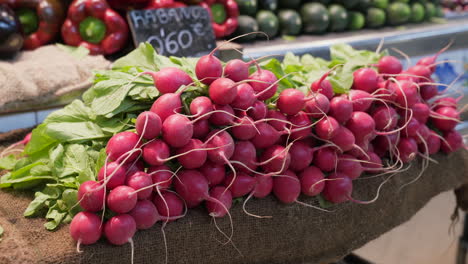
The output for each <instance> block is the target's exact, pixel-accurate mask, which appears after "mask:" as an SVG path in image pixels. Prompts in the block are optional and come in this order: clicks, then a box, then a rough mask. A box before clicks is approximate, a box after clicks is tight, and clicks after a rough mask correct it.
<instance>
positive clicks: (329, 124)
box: [315, 116, 340, 140]
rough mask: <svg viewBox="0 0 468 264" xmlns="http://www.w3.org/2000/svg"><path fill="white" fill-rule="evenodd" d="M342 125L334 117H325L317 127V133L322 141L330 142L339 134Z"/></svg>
mask: <svg viewBox="0 0 468 264" xmlns="http://www.w3.org/2000/svg"><path fill="white" fill-rule="evenodd" d="M339 128H340V124H338V121H336V119H335V118H333V117H330V116H328V117H325V118H323V119H322V120H320V121H318V122H317V124H316V125H315V133H316V134H317V136H318V137H319V138H321V139H325V140H329V139H331V138H333V137H335V136H336V135H337V134H338V130H339Z"/></svg>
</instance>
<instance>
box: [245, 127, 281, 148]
mask: <svg viewBox="0 0 468 264" xmlns="http://www.w3.org/2000/svg"><path fill="white" fill-rule="evenodd" d="M257 129H258V131H259V133H257V134H256V135H255V137H254V138H252V143H253V144H254V145H255V147H256V148H257V149H261V148H267V147H270V146H273V145H274V144H275V143H276V142H277V141H278V140H279V138H280V136H281V135H280V133H279V132H278V131H277V130H276V129H274V128H273V127H272V126H270V125H269V124H267V123H264V122H261V123H258V124H257Z"/></svg>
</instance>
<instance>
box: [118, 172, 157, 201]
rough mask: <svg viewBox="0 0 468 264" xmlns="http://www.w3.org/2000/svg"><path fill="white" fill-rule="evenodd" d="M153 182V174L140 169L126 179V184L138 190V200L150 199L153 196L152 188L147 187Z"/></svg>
mask: <svg viewBox="0 0 468 264" xmlns="http://www.w3.org/2000/svg"><path fill="white" fill-rule="evenodd" d="M151 184H153V180H152V179H151V176H150V175H148V174H146V173H145V172H143V171H138V172H136V173H133V174H131V175H129V176H128V177H127V179H126V181H125V185H127V186H128V187H131V188H133V189H134V190H136V191H137V198H138V200H144V199H148V198H149V197H150V196H151V193H152V190H151V189H150V188H145V187H148V186H150V185H151Z"/></svg>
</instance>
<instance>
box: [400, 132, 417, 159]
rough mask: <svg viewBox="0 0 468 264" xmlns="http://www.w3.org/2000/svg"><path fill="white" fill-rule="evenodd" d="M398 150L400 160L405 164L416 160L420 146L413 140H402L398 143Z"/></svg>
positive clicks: (404, 138)
mask: <svg viewBox="0 0 468 264" xmlns="http://www.w3.org/2000/svg"><path fill="white" fill-rule="evenodd" d="M397 149H398V152H399V156H398V158H399V159H400V160H401V161H402V162H405V163H406V162H410V161H412V160H413V159H415V158H416V155H417V154H418V145H417V144H416V141H415V140H414V139H412V138H406V137H403V138H401V139H400V142H398V145H397Z"/></svg>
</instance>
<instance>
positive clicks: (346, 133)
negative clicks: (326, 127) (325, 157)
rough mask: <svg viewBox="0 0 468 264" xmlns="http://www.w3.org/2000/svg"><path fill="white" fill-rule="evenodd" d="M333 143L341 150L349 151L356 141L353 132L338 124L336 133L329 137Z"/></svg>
mask: <svg viewBox="0 0 468 264" xmlns="http://www.w3.org/2000/svg"><path fill="white" fill-rule="evenodd" d="M330 141H331V142H333V144H335V145H337V146H338V148H339V150H340V151H341V152H346V151H350V150H352V149H353V147H354V146H355V143H356V138H355V137H354V134H353V132H351V130H349V129H347V128H346V127H345V126H340V127H339V128H338V129H337V132H336V135H335V136H334V137H332V138H331V139H330Z"/></svg>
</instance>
